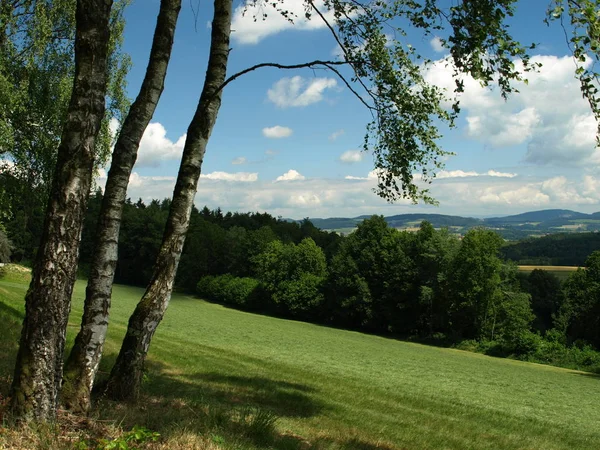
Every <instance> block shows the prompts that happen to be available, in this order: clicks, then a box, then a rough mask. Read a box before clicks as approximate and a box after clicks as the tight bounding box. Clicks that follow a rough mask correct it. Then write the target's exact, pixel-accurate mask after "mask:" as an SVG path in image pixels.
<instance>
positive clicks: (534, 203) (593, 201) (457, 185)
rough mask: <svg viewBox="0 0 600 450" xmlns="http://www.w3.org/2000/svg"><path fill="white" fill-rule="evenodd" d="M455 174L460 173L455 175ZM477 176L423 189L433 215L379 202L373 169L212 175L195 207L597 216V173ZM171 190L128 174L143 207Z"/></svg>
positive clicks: (158, 180)
mask: <svg viewBox="0 0 600 450" xmlns="http://www.w3.org/2000/svg"><path fill="white" fill-rule="evenodd" d="M451 172H454V173H455V175H458V171H449V173H451ZM462 172H463V173H464V174H468V173H469V172H472V171H469V170H464V171H462ZM476 173H478V176H454V177H446V178H436V179H435V180H433V182H432V183H431V184H428V185H423V187H427V188H429V189H430V190H431V194H432V195H433V196H434V197H435V198H436V199H437V200H439V201H440V207H439V208H435V209H430V208H427V207H424V206H423V205H418V206H413V205H411V204H410V202H409V201H404V200H403V201H401V202H397V203H394V204H388V203H387V202H386V201H385V200H383V199H381V198H379V197H377V196H376V195H375V194H374V193H373V188H375V187H376V184H377V172H376V171H375V170H372V171H370V172H369V173H368V174H365V175H364V176H347V177H346V178H344V179H342V178H306V177H304V176H302V175H301V174H300V173H298V171H296V170H293V169H292V170H290V171H288V172H287V173H285V174H283V175H282V176H280V177H278V178H279V182H275V183H274V182H273V181H271V180H261V179H260V178H259V177H258V175H257V174H253V173H247V172H239V173H225V172H210V173H208V174H207V175H204V176H203V177H202V179H201V180H200V183H199V185H198V193H197V196H196V204H197V206H199V207H201V206H203V205H205V204H206V205H208V206H209V207H211V208H216V207H217V206H220V207H221V208H223V210H225V211H268V212H269V213H271V214H274V215H281V216H284V217H293V218H302V217H307V216H309V217H356V216H359V215H362V214H384V215H394V214H401V213H414V212H431V213H440V214H455V215H464V216H471V215H494V216H497V215H503V214H516V213H520V212H524V211H527V210H532V209H544V208H565V209H575V210H578V211H586V212H593V211H598V210H600V176H596V175H595V174H591V173H586V174H578V175H575V174H572V175H570V176H566V175H560V176H554V177H550V176H549V177H534V176H523V175H519V176H495V175H493V174H490V173H501V172H499V171H493V170H490V171H481V172H476ZM505 175H506V174H505ZM508 175H513V174H508ZM283 181H288V182H283ZM416 182H417V183H420V181H418V180H416ZM174 184H175V177H174V176H143V175H140V174H139V173H137V172H136V173H134V174H132V176H131V184H130V186H129V190H128V194H127V195H128V196H129V197H130V198H133V199H137V198H142V199H143V200H144V201H145V202H146V201H149V200H151V199H153V198H155V199H163V198H165V197H170V196H171V193H172V191H173V186H174Z"/></svg>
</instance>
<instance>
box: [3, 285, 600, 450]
mask: <svg viewBox="0 0 600 450" xmlns="http://www.w3.org/2000/svg"><path fill="white" fill-rule="evenodd" d="M26 288H27V284H26V277H21V278H19V277H18V276H9V277H5V278H4V279H0V323H2V329H1V330H0V380H1V384H0V393H1V394H3V395H6V392H7V390H8V384H7V383H8V381H9V376H10V374H11V372H12V369H13V364H14V358H15V351H16V348H17V340H18V336H19V327H20V321H21V318H22V311H23V297H24V294H25V291H26ZM83 292H84V284H83V283H82V282H78V284H77V286H76V290H75V298H74V305H73V312H72V319H71V320H72V322H71V324H70V326H69V336H70V339H72V338H73V335H74V333H75V331H76V330H77V327H78V321H79V316H80V314H81V312H82V296H83ZM141 293H142V290H140V289H137V288H132V287H124V286H115V289H114V294H113V298H114V300H113V303H114V304H113V310H112V318H111V325H110V333H109V339H108V343H107V347H106V354H107V357H106V358H105V360H104V361H103V364H102V367H101V370H102V371H104V372H106V371H107V370H108V369H109V366H110V362H111V361H112V360H113V359H114V357H115V353H116V351H117V349H118V345H119V343H120V339H121V338H122V337H123V335H124V332H125V327H126V323H127V319H128V316H129V314H130V313H131V311H132V310H133V308H134V306H135V303H136V301H137V300H138V298H139V296H140V295H141ZM148 369H149V371H148V377H147V381H146V382H145V385H144V392H145V397H144V399H143V401H142V402H140V404H138V405H135V406H133V405H129V406H126V407H124V406H119V405H115V404H111V403H110V402H106V401H103V402H100V406H99V407H98V408H97V410H96V411H95V412H94V414H95V416H94V417H100V418H102V419H114V420H115V421H116V422H117V423H119V424H120V425H121V426H123V427H125V428H127V427H131V426H133V425H134V424H139V425H145V426H147V427H148V428H150V429H152V430H154V431H158V432H159V433H161V441H160V442H161V445H162V447H160V448H181V449H183V448H205V449H255V448H256V449H261V448H265V449H266V448H272V449H284V450H285V449H358V450H374V449H544V450H551V449H598V448H600V429H599V427H598V417H600V401H598V400H599V399H600V378H599V377H597V376H594V375H592V374H587V373H583V372H576V371H571V370H565V369H559V368H555V367H550V366H542V365H536V364H530V363H523V362H519V361H513V360H507V359H497V358H492V357H488V356H484V355H480V354H475V353H468V352H462V351H458V350H450V349H442V348H436V347H428V346H424V345H419V344H413V343H406V342H399V341H395V340H391V339H384V338H380V337H375V336H369V335H365V334H361V333H356V332H348V331H343V330H336V329H331V328H325V327H320V326H316V325H311V324H306V323H302V322H294V321H289V320H281V319H275V318H271V317H264V316H259V315H254V314H249V313H244V312H239V311H236V310H232V309H227V308H225V307H222V306H219V305H215V304H211V303H207V302H204V301H202V300H199V299H195V298H193V297H188V296H182V295H174V296H173V299H172V301H171V304H170V306H169V309H168V311H167V314H166V317H165V320H164V321H163V323H162V324H161V325H160V327H159V329H158V331H157V334H156V336H155V339H154V341H153V344H152V347H151V350H150V356H149V365H148ZM104 376H105V374H104ZM1 439H2V436H1V435H0V448H2V445H1ZM157 448H158V447H157Z"/></svg>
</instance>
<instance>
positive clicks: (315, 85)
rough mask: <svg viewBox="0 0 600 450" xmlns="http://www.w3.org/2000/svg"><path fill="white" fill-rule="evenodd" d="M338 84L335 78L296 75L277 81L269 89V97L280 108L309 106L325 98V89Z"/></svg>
mask: <svg viewBox="0 0 600 450" xmlns="http://www.w3.org/2000/svg"><path fill="white" fill-rule="evenodd" d="M336 86H337V81H336V80H335V79H334V78H311V79H305V78H302V77H301V76H299V75H296V76H295V77H292V78H282V79H281V80H279V81H277V82H276V83H275V84H274V85H273V87H271V89H269V90H268V91H267V98H268V99H269V101H271V102H272V103H274V104H275V105H276V106H278V107H279V108H290V107H300V106H308V105H311V104H313V103H318V102H320V101H321V100H323V93H324V91H325V90H326V89H331V88H335V87H336Z"/></svg>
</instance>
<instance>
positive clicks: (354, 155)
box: [340, 150, 365, 164]
mask: <svg viewBox="0 0 600 450" xmlns="http://www.w3.org/2000/svg"><path fill="white" fill-rule="evenodd" d="M364 156H365V154H364V153H363V152H361V151H360V150H348V151H345V152H344V153H342V155H341V156H340V161H341V162H343V163H348V164H352V163H357V162H361V161H362V159H363V157H364Z"/></svg>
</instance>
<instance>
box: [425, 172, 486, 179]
mask: <svg viewBox="0 0 600 450" xmlns="http://www.w3.org/2000/svg"><path fill="white" fill-rule="evenodd" d="M478 176H479V174H478V173H477V172H473V171H468V172H465V171H464V170H440V171H439V172H438V173H437V175H436V176H435V177H436V179H438V180H443V179H444V178H466V177H478Z"/></svg>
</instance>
